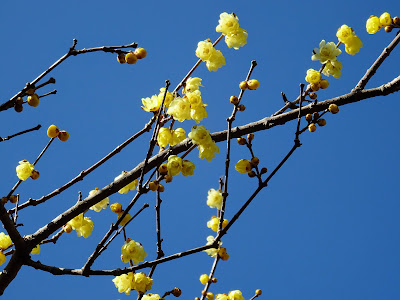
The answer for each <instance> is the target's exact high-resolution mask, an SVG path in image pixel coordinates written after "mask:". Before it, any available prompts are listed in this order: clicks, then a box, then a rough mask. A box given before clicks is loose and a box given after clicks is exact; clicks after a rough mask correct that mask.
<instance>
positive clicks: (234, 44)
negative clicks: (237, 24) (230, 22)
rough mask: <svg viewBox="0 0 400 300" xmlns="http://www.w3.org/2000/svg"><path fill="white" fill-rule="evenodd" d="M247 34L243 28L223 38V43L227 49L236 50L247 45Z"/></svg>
mask: <svg viewBox="0 0 400 300" xmlns="http://www.w3.org/2000/svg"><path fill="white" fill-rule="evenodd" d="M247 36H248V33H247V31H246V30H244V29H243V28H239V29H238V30H237V31H236V32H234V33H231V34H228V35H226V36H225V43H226V45H227V46H228V47H229V48H233V49H235V50H238V49H239V47H243V46H244V45H246V43H247Z"/></svg>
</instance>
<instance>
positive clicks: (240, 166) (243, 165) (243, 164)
mask: <svg viewBox="0 0 400 300" xmlns="http://www.w3.org/2000/svg"><path fill="white" fill-rule="evenodd" d="M235 170H236V171H238V172H239V173H241V174H245V173H248V172H250V171H251V164H250V161H248V160H247V159H241V160H239V161H238V162H237V163H236V165H235Z"/></svg>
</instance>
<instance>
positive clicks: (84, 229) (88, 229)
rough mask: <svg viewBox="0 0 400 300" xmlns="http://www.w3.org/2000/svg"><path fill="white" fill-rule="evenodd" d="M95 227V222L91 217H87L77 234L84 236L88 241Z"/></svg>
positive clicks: (77, 229)
mask: <svg viewBox="0 0 400 300" xmlns="http://www.w3.org/2000/svg"><path fill="white" fill-rule="evenodd" d="M93 227H94V224H93V221H91V220H90V218H89V217H85V218H84V219H83V222H82V226H81V227H79V228H76V229H75V230H76V234H77V235H78V236H83V237H84V238H85V239H86V238H88V237H89V236H90V234H91V233H92V230H93Z"/></svg>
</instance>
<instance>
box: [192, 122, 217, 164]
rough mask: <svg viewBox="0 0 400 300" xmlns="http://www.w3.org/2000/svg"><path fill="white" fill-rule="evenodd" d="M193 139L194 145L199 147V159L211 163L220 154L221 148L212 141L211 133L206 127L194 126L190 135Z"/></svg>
mask: <svg viewBox="0 0 400 300" xmlns="http://www.w3.org/2000/svg"><path fill="white" fill-rule="evenodd" d="M188 136H189V138H191V139H192V143H193V144H195V145H199V146H198V149H199V157H200V158H201V159H204V158H205V159H206V160H207V161H211V160H212V159H213V158H214V157H215V153H219V148H218V146H217V145H216V144H215V142H214V141H213V140H212V138H211V136H210V132H209V131H208V130H207V129H206V128H205V127H204V125H200V126H197V125H195V126H193V127H192V130H191V132H190V133H189V134H188Z"/></svg>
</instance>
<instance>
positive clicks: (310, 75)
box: [306, 69, 321, 83]
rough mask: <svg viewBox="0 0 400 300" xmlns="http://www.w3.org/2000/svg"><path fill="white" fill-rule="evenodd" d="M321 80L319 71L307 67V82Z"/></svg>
mask: <svg viewBox="0 0 400 300" xmlns="http://www.w3.org/2000/svg"><path fill="white" fill-rule="evenodd" d="M320 80H321V73H320V72H319V71H316V70H314V69H308V70H307V75H306V81H307V82H308V83H318V82H319V81H320Z"/></svg>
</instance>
